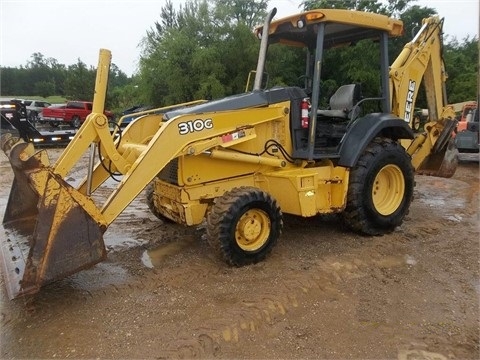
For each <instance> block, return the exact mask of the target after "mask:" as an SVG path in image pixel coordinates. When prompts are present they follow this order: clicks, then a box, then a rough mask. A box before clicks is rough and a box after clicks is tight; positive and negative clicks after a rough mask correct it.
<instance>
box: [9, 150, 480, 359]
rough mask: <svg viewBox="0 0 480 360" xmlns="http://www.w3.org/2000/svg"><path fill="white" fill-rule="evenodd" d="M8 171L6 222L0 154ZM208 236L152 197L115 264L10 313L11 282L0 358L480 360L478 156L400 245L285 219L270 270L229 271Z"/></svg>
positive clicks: (425, 192)
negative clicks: (161, 212)
mask: <svg viewBox="0 0 480 360" xmlns="http://www.w3.org/2000/svg"><path fill="white" fill-rule="evenodd" d="M49 153H50V155H51V157H52V158H55V157H56V156H58V154H59V153H60V150H59V149H51V150H49ZM0 168H1V180H2V181H1V184H2V187H1V188H0V211H1V213H0V216H2V217H3V212H4V209H5V205H6V201H7V196H8V193H9V188H10V183H11V180H12V173H11V170H10V166H9V164H8V161H7V159H6V157H5V156H4V154H3V153H2V154H1V155H0ZM76 176H77V175H76V173H74V174H73V175H72V179H74V178H76ZM203 234H204V231H203V229H201V228H196V229H186V228H183V227H181V226H179V225H174V224H164V223H162V222H161V221H159V220H157V219H156V218H155V217H154V216H153V215H151V214H150V213H149V211H148V209H147V207H146V205H145V203H144V195H143V194H142V195H141V196H140V197H139V198H138V199H137V200H135V202H134V203H132V204H131V205H130V206H129V207H128V208H127V210H126V211H125V212H124V213H123V214H122V215H121V216H120V217H119V218H118V219H117V220H116V221H115V222H114V223H113V224H112V225H111V226H110V228H109V230H108V231H107V233H106V235H105V240H106V243H107V247H108V259H107V261H105V262H103V263H101V264H98V265H97V266H95V267H94V268H92V269H90V270H86V271H83V272H81V273H78V274H76V275H73V276H71V277H69V278H67V279H64V280H61V281H59V282H57V283H55V284H52V285H49V286H47V287H45V288H44V289H43V290H42V292H41V293H39V294H38V295H36V296H34V297H30V298H20V299H17V300H14V301H9V300H8V298H7V296H6V291H5V286H4V283H3V280H2V283H1V284H0V297H1V326H2V329H1V330H2V336H1V358H2V359H13V358H15V359H25V358H78V359H85V358H102V359H118V358H128V359H131V358H139V359H140V358H141V359H150V358H157V359H163V358H222V359H279V358H282V359H293V358H296V359H319V358H323V359H326V358H328V359H360V358H362V359H365V358H369V359H373V358H377V359H387V358H391V359H392V358H398V359H402V360H403V359H435V360H440V359H479V358H480V350H479V338H480V337H479V294H480V282H479V163H478V155H477V154H475V155H462V162H461V163H460V166H459V168H458V171H457V173H456V174H455V176H454V177H453V178H451V179H439V178H433V177H423V176H418V177H417V186H416V191H415V200H414V202H413V204H412V207H411V211H410V214H409V215H408V218H407V220H406V221H405V223H404V224H403V225H402V226H401V227H400V228H398V229H397V231H395V232H394V233H393V234H391V235H387V236H383V237H363V236H359V235H357V234H355V233H352V232H350V231H348V230H346V229H344V228H343V227H342V224H341V223H340V222H338V221H337V220H335V219H320V218H310V219H300V218H294V217H286V218H285V225H284V231H283V235H282V237H281V240H280V241H279V243H278V245H277V247H276V248H275V249H274V251H273V252H272V254H271V255H270V256H269V257H268V258H267V260H266V261H265V262H262V263H259V264H256V265H253V266H248V267H244V268H232V267H228V266H227V265H226V264H224V263H223V261H222V260H220V259H218V258H217V257H216V256H215V255H214V254H212V253H211V251H210V248H209V246H208V244H207V243H206V241H205V239H204V236H203Z"/></svg>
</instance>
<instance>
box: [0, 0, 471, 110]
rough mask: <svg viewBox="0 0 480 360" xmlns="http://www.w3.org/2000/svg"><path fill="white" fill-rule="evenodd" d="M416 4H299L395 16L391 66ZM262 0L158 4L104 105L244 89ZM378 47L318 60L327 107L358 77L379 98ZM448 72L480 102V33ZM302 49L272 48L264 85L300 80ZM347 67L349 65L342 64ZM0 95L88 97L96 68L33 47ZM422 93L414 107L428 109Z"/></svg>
mask: <svg viewBox="0 0 480 360" xmlns="http://www.w3.org/2000/svg"><path fill="white" fill-rule="evenodd" d="M413 2H414V0H388V1H380V0H305V1H304V2H303V3H302V6H303V8H304V10H309V9H313V8H342V9H357V10H364V11H370V12H374V13H380V14H387V15H390V16H395V17H399V18H400V19H402V20H403V22H404V26H405V34H404V36H402V37H399V38H396V39H391V40H389V41H390V46H389V49H390V50H389V58H390V62H392V60H393V59H395V58H396V56H398V54H399V53H400V51H401V50H402V48H403V46H404V44H406V43H408V42H409V41H410V39H411V38H412V37H413V34H414V33H415V32H416V31H417V30H418V29H419V27H420V26H421V20H422V19H423V18H425V17H428V16H431V15H432V14H434V13H435V10H434V9H432V8H429V7H420V6H417V5H411V4H412V3H413ZM267 9H268V0H217V1H214V0H185V3H184V4H181V5H180V6H178V7H175V6H174V5H173V2H172V1H171V0H167V1H166V2H164V5H163V6H162V7H161V9H160V14H159V19H158V20H157V21H156V22H155V23H154V24H152V26H151V27H150V29H149V30H148V31H146V34H145V37H144V39H143V40H142V43H141V57H140V64H139V72H138V74H135V75H134V76H133V77H130V78H129V77H127V75H126V74H125V73H123V72H122V71H121V70H120V69H119V68H118V67H117V66H116V65H115V64H112V66H111V69H110V79H109V87H108V95H107V106H108V107H109V108H110V109H114V110H115V111H117V112H120V111H121V110H122V109H125V108H127V107H130V106H132V105H135V104H146V105H151V106H162V105H171V104H174V103H179V102H184V101H191V100H196V99H199V98H206V99H214V98H220V97H223V96H227V95H231V94H236V93H241V92H243V91H245V86H246V83H247V76H248V74H249V72H250V71H251V70H254V69H256V63H257V53H258V49H259V45H260V43H259V41H258V40H257V39H255V38H254V36H253V34H252V28H253V26H254V25H255V24H262V23H263V19H264V16H265V15H266V11H267ZM377 51H378V49H377V48H376V46H375V44H373V43H371V42H368V41H362V42H359V43H357V44H356V45H355V46H353V47H350V48H345V49H333V51H330V53H329V54H328V55H327V57H326V58H325V59H324V63H323V64H322V72H323V75H324V76H323V77H324V78H325V80H323V82H322V84H321V92H320V93H321V96H322V97H323V98H322V102H323V104H325V105H326V104H327V101H328V98H329V97H330V95H331V94H332V93H333V92H334V91H335V90H336V89H337V88H338V86H340V85H341V84H344V83H348V82H360V83H362V89H363V92H364V95H366V96H376V95H378V94H377V92H378V89H379V79H380V77H379V71H380V69H379V66H378V64H377V63H376V62H373V61H371V59H373V58H377V53H376V52H377ZM444 53H445V54H444V55H445V63H446V68H447V72H448V75H449V78H448V81H447V93H448V94H449V101H450V102H459V101H465V100H470V99H474V98H476V91H477V89H476V86H477V85H476V84H477V79H478V75H477V74H478V63H479V61H478V38H477V37H475V38H466V39H463V40H462V41H459V40H457V39H453V40H451V41H449V42H447V43H446V44H445V47H444ZM305 56H306V54H305V50H303V49H296V48H291V47H288V46H284V45H279V44H276V45H272V46H270V48H269V52H268V55H267V62H266V71H267V72H268V86H269V87H271V86H276V85H297V86H303V84H304V80H305V79H304V78H303V77H302V76H303V75H304V67H305ZM347 64H349V65H351V64H354V66H348V65H347ZM0 75H1V94H2V96H5V94H8V95H11V94H17V95H25V96H28V95H32V96H37V97H38V96H42V97H47V96H50V95H53V94H56V95H58V96H60V97H63V98H68V99H84V100H91V99H92V97H93V86H94V79H95V70H94V69H93V68H92V67H88V66H87V65H86V64H84V63H83V62H82V61H81V60H80V59H78V61H77V63H75V64H72V65H64V64H59V63H58V62H57V60H55V59H53V58H48V57H45V56H44V55H43V54H41V53H39V52H35V53H33V54H32V56H31V58H30V59H29V61H28V62H27V63H26V64H25V65H24V66H20V67H19V68H9V67H5V68H1V73H0ZM423 102H424V96H423V95H422V93H421V94H420V96H419V97H418V99H417V106H420V107H422V106H424V104H423Z"/></svg>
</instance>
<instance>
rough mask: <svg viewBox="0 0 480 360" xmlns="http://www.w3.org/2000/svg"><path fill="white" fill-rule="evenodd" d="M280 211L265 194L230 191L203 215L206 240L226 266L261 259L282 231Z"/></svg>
mask: <svg viewBox="0 0 480 360" xmlns="http://www.w3.org/2000/svg"><path fill="white" fill-rule="evenodd" d="M282 226H283V221H282V212H281V211H280V207H279V206H278V205H277V202H276V201H275V200H274V199H273V198H272V197H271V196H270V195H269V194H267V193H266V192H264V191H262V190H260V189H257V188H253V187H240V188H234V189H232V190H231V191H229V192H226V193H225V194H224V195H223V196H221V197H219V198H217V199H216V201H215V204H214V205H213V207H212V209H211V210H210V212H209V214H208V216H207V240H208V242H209V244H210V245H211V246H212V248H213V249H215V251H216V252H218V253H220V254H221V255H222V257H223V258H224V260H225V261H226V262H227V263H228V264H229V265H234V266H244V265H248V264H254V263H257V262H259V261H262V260H264V259H265V257H266V256H267V255H268V254H269V253H270V251H272V248H273V247H274V246H275V244H276V243H277V240H278V238H279V237H280V234H281V231H282Z"/></svg>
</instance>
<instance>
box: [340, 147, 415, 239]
mask: <svg viewBox="0 0 480 360" xmlns="http://www.w3.org/2000/svg"><path fill="white" fill-rule="evenodd" d="M414 186H415V180H414V170H413V166H412V164H411V161H410V157H409V156H408V154H407V153H406V151H405V149H404V148H403V147H402V146H401V145H400V144H398V143H396V142H394V141H393V140H391V139H386V138H377V139H375V140H374V141H373V142H372V143H371V144H370V145H369V146H368V147H367V148H366V149H365V151H364V153H363V154H362V155H361V156H360V158H359V160H358V162H357V165H356V166H355V167H354V168H353V169H352V170H351V172H350V181H349V187H348V194H347V206H346V208H345V211H344V212H343V218H344V219H345V222H346V224H347V225H348V226H349V227H350V228H352V229H353V230H355V231H357V232H360V233H363V234H367V235H383V234H387V233H390V232H392V231H393V230H394V229H395V228H396V227H397V226H399V225H401V224H402V222H403V219H404V218H405V216H406V215H407V214H408V210H409V208H410V203H411V202H412V199H413V188H414Z"/></svg>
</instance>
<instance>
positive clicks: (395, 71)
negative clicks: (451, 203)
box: [390, 16, 456, 177]
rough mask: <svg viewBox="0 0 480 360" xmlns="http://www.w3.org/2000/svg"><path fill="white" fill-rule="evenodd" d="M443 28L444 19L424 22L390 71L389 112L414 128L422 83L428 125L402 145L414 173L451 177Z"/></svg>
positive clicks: (452, 122)
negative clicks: (415, 171) (390, 106)
mask: <svg viewBox="0 0 480 360" xmlns="http://www.w3.org/2000/svg"><path fill="white" fill-rule="evenodd" d="M442 26H443V19H442V20H440V19H439V17H438V16H433V17H430V18H426V19H424V20H423V24H422V27H421V29H420V30H419V32H418V33H417V34H416V36H415V37H414V38H413V40H412V41H411V42H409V43H408V44H406V45H405V47H404V48H403V50H402V52H401V53H400V55H399V56H398V57H397V59H396V60H395V61H394V62H393V64H392V66H391V68H390V87H391V94H392V95H391V101H392V103H391V105H392V112H393V113H394V114H395V115H397V116H398V117H400V118H403V119H404V120H405V121H406V122H408V123H409V124H410V126H411V127H413V113H414V107H415V102H416V99H417V95H418V91H419V88H420V84H421V82H422V80H423V84H424V87H425V91H426V98H427V105H428V115H429V122H428V123H427V124H425V126H424V132H423V133H422V134H420V135H419V136H417V137H416V138H415V140H413V141H412V142H405V143H404V144H403V145H404V146H405V147H406V148H407V152H408V153H409V154H410V155H411V156H412V164H413V166H414V168H415V170H417V171H423V172H425V173H428V174H431V175H437V176H446V177H450V176H452V175H453V173H454V172H455V168H456V153H455V150H454V149H449V146H450V148H451V146H452V144H450V139H451V134H452V132H453V130H454V128H455V125H456V122H455V120H454V119H455V112H454V110H453V108H452V107H451V106H448V105H447V94H446V90H445V81H446V79H447V74H446V71H445V65H444V61H443V55H442V47H443V43H442ZM449 150H451V152H452V153H451V154H449V153H447V151H449Z"/></svg>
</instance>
